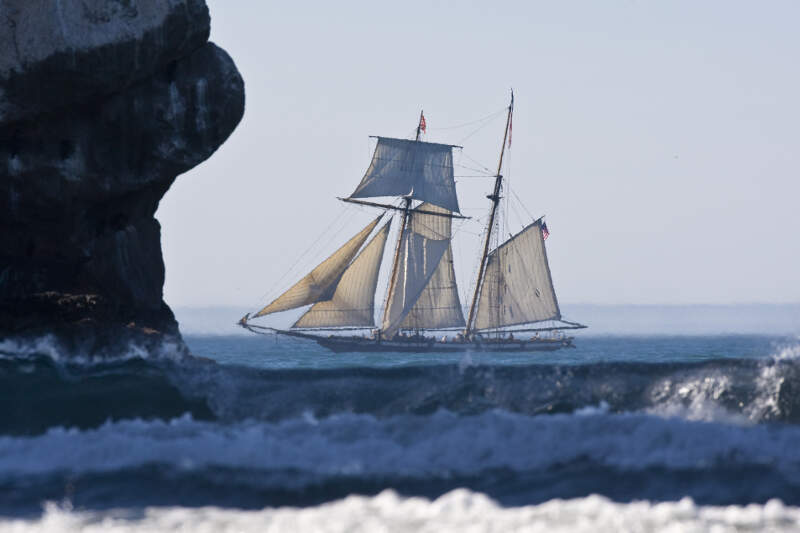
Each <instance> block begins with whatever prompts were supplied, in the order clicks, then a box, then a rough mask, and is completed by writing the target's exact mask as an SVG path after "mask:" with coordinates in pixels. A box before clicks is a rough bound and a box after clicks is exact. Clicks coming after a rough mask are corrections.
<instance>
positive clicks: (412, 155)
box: [350, 137, 459, 212]
mask: <svg viewBox="0 0 800 533" xmlns="http://www.w3.org/2000/svg"><path fill="white" fill-rule="evenodd" d="M376 196H410V197H411V198H414V199H416V200H422V201H424V202H430V203H431V204H433V205H437V206H440V207H443V208H445V209H447V210H449V211H451V212H458V210H459V209H458V198H457V197H456V185H455V181H454V179H453V147H452V146H450V145H448V144H436V143H427V142H421V141H409V140H406V139H392V138H388V137H378V144H377V146H376V147H375V153H374V154H373V156H372V163H370V166H369V168H368V169H367V173H366V174H365V175H364V178H363V179H362V180H361V183H359V184H358V187H356V190H355V192H353V194H351V195H350V197H351V198H372V197H376Z"/></svg>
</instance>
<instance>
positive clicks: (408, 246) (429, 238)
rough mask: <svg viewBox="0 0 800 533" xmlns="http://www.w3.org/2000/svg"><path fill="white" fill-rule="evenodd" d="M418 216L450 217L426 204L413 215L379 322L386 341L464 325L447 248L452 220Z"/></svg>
mask: <svg viewBox="0 0 800 533" xmlns="http://www.w3.org/2000/svg"><path fill="white" fill-rule="evenodd" d="M418 211H434V212H439V213H443V214H447V213H449V211H448V210H446V209H442V208H440V207H437V206H434V205H431V204H427V203H423V204H421V205H419V206H418V207H417V208H416V209H415V210H412V212H411V214H410V216H411V218H410V221H409V224H408V227H407V229H406V232H405V234H404V235H403V240H402V242H401V248H400V263H399V265H398V269H397V276H396V279H395V283H394V288H393V290H392V293H391V294H390V295H389V302H388V305H387V312H386V316H384V319H383V325H382V329H383V332H384V334H385V335H386V336H387V337H392V336H393V335H394V334H395V333H396V332H397V330H398V329H401V328H434V327H450V326H459V325H463V324H464V317H463V314H462V313H461V304H460V302H459V300H458V289H457V287H456V284H455V273H454V271H453V260H452V250H451V248H450V237H451V228H450V227H451V223H452V219H450V218H449V217H442V216H436V215H428V214H424V213H420V212H418Z"/></svg>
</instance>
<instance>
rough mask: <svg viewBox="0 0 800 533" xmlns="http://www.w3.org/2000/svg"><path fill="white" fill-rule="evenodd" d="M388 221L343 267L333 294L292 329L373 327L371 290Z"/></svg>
mask: <svg viewBox="0 0 800 533" xmlns="http://www.w3.org/2000/svg"><path fill="white" fill-rule="evenodd" d="M390 224H391V220H389V222H387V223H386V224H384V226H383V227H382V228H381V229H380V230H379V231H378V233H377V234H375V236H374V237H373V238H372V240H371V241H370V242H369V244H367V245H366V246H365V247H364V249H363V250H361V252H360V253H359V254H358V256H357V257H356V258H355V259H354V260H353V262H352V263H350V266H348V267H347V269H346V270H345V272H344V274H342V278H341V280H340V281H339V283H338V285H337V286H336V290H335V291H334V293H333V297H332V298H331V299H330V300H327V301H324V302H318V303H315V304H314V305H313V306H312V307H311V309H309V310H308V311H307V312H306V313H305V314H304V315H303V316H301V317H300V319H299V320H298V321H297V322H295V324H294V325H293V326H292V327H293V328H326V327H345V326H352V327H365V328H370V327H374V326H375V289H376V288H377V286H378V272H379V271H380V266H381V260H382V259H383V251H384V248H385V246H386V238H387V236H388V235H389V225H390Z"/></svg>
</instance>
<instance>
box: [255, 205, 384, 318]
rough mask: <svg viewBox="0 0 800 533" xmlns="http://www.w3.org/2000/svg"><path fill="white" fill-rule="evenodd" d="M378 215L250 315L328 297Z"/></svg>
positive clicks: (279, 309) (365, 238) (292, 306)
mask: <svg viewBox="0 0 800 533" xmlns="http://www.w3.org/2000/svg"><path fill="white" fill-rule="evenodd" d="M381 216H383V215H381ZM381 216H379V217H377V218H376V219H375V220H373V221H372V222H370V223H369V224H367V226H366V227H365V228H364V229H362V230H361V231H360V232H358V233H357V234H356V235H355V236H354V237H353V238H351V239H350V240H349V241H347V242H346V243H345V244H344V246H342V247H341V248H339V249H338V250H336V251H335V252H334V253H333V254H332V255H331V256H330V257H328V258H327V259H326V260H325V261H323V262H322V263H320V264H319V265H318V266H317V267H316V268H315V269H314V270H312V271H311V272H310V273H309V274H307V275H306V276H305V277H304V278H303V279H301V280H300V281H298V282H297V283H295V284H294V285H293V286H292V287H291V288H290V289H289V290H287V291H286V292H284V293H283V294H281V295H280V296H278V298H276V299H275V300H274V301H273V302H272V303H270V304H269V305H267V306H266V307H264V308H263V309H261V310H260V311H259V312H258V313H256V314H255V315H253V318H258V317H260V316H264V315H268V314H271V313H277V312H279V311H286V310H288V309H295V308H297V307H302V306H304V305H308V304H313V303H317V302H321V301H325V300H330V299H331V297H332V296H333V293H334V290H335V289H336V285H337V284H338V283H339V279H340V278H341V277H342V274H343V273H344V271H345V269H346V268H347V266H348V265H349V264H350V262H351V261H352V259H353V257H354V256H355V255H356V253H357V252H358V250H359V249H360V248H361V246H362V245H363V244H364V242H365V241H366V240H367V237H369V234H370V233H372V230H373V229H375V226H376V225H377V224H378V221H379V220H380V219H381Z"/></svg>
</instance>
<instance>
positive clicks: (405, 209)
mask: <svg viewBox="0 0 800 533" xmlns="http://www.w3.org/2000/svg"><path fill="white" fill-rule="evenodd" d="M424 113H425V111H424V110H422V109H421V110H420V112H419V122H418V123H417V136H416V137H415V138H414V141H419V136H420V133H421V132H422V129H423V128H424V127H425V126H424V124H425V115H424ZM403 200H404V202H405V203H404V205H403V215H402V217H403V218H402V222H401V223H400V231H399V233H398V234H397V246H396V247H395V250H394V261H392V275H391V276H390V277H389V290H388V291H386V302H385V303H384V306H383V316H384V318H385V317H386V316H387V315H388V313H389V302H391V300H392V298H391V297H392V291H393V290H394V286H395V284H396V281H397V267H398V264H399V263H400V247H401V244H402V242H403V234H404V233H405V231H406V227H407V226H408V217H409V213H410V212H411V196H405V197H404V198H403Z"/></svg>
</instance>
